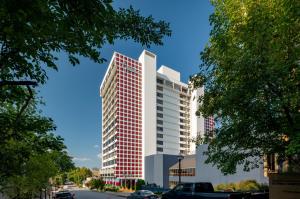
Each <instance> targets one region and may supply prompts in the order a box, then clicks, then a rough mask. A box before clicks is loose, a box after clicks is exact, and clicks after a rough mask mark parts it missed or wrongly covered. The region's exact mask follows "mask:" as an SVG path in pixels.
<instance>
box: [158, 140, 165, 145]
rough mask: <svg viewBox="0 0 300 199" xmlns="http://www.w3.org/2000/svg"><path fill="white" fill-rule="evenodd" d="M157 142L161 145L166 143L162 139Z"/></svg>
mask: <svg viewBox="0 0 300 199" xmlns="http://www.w3.org/2000/svg"><path fill="white" fill-rule="evenodd" d="M156 143H157V144H159V145H163V144H164V142H163V141H160V140H157V141H156Z"/></svg>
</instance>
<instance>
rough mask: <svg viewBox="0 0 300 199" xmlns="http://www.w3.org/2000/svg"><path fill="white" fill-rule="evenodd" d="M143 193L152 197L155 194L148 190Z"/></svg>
mask: <svg viewBox="0 0 300 199" xmlns="http://www.w3.org/2000/svg"><path fill="white" fill-rule="evenodd" d="M141 193H142V195H144V196H145V195H152V194H153V192H152V191H148V190H145V191H142V192H141Z"/></svg>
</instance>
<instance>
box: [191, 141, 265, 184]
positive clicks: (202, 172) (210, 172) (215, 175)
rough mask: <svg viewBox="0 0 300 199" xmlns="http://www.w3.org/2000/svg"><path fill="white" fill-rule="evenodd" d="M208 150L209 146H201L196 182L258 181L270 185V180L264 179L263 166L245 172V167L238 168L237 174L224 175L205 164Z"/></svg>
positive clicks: (197, 159)
mask: <svg viewBox="0 0 300 199" xmlns="http://www.w3.org/2000/svg"><path fill="white" fill-rule="evenodd" d="M206 150H207V145H200V146H199V147H198V148H197V153H196V181H199V182H211V183H212V184H214V185H216V184H220V183H229V182H240V181H242V180H256V181H257V182H259V183H268V178H266V177H264V171H263V165H261V166H260V167H259V168H256V169H253V170H250V171H249V172H245V171H243V166H241V165H240V166H238V167H237V170H236V174H233V175H226V176H225V175H223V174H222V172H221V171H220V170H219V169H218V168H217V167H216V166H212V164H205V163H204V162H205V160H206V159H207V156H205V155H203V152H204V151H206Z"/></svg>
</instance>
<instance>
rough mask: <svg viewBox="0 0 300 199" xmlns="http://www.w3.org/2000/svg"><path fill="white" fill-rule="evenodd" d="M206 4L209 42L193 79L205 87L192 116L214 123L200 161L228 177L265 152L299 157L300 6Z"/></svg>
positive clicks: (271, 1)
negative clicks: (204, 156) (212, 134)
mask: <svg viewBox="0 0 300 199" xmlns="http://www.w3.org/2000/svg"><path fill="white" fill-rule="evenodd" d="M212 4H213V5H214V7H215V9H214V13H213V14H212V15H211V16H210V23H211V25H212V30H211V33H210V40H209V43H208V45H207V46H206V47H205V49H204V50H203V51H202V53H201V59H202V65H201V67H200V69H201V70H200V72H199V74H198V75H196V76H194V77H193V78H192V80H193V82H194V85H195V86H196V87H199V86H202V85H204V86H205V94H204V96H203V97H201V98H200V99H199V104H200V105H199V110H198V114H200V113H201V114H203V115H204V116H206V117H208V116H211V115H214V117H215V120H216V122H217V127H216V136H215V138H214V139H213V140H212V142H211V143H210V145H209V148H208V153H207V154H208V159H207V163H213V164H215V165H217V166H218V168H219V169H221V171H222V172H223V173H225V174H231V173H235V171H236V166H237V165H240V164H241V165H244V169H245V170H249V169H251V168H255V167H257V166H258V165H259V163H260V162H261V157H263V156H264V155H265V154H278V160H280V161H284V160H289V161H290V162H292V161H297V159H298V160H299V154H300V1H299V0H243V1H240V0H212ZM297 157H298V158H297ZM298 164H299V162H298Z"/></svg>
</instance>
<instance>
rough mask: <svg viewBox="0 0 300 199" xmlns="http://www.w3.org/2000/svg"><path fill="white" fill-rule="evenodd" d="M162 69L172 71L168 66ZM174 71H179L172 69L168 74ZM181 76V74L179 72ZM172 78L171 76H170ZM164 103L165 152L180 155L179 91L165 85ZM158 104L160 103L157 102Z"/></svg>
mask: <svg viewBox="0 0 300 199" xmlns="http://www.w3.org/2000/svg"><path fill="white" fill-rule="evenodd" d="M160 69H165V71H162V72H166V71H167V72H168V71H169V72H170V71H171V69H169V68H166V67H161V68H160ZM172 72H174V74H175V73H178V72H176V71H173V70H172V71H171V72H170V73H171V74H166V75H169V76H170V75H172ZM174 74H173V75H174ZM174 78H178V76H177V77H176V74H175V75H174ZM179 78H180V74H179ZM170 79H171V78H170ZM162 93H163V98H162V100H163V105H160V106H162V107H163V118H162V120H163V133H162V134H163V135H164V139H163V142H164V144H163V152H162V153H163V154H171V155H178V154H179V152H180V143H179V131H180V125H179V116H180V115H179V109H180V106H179V103H180V97H179V94H178V92H176V91H174V90H173V89H171V88H168V87H166V86H164V89H163V92H162ZM157 105H158V104H157ZM159 133H161V132H159ZM160 153H161V152H160Z"/></svg>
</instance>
